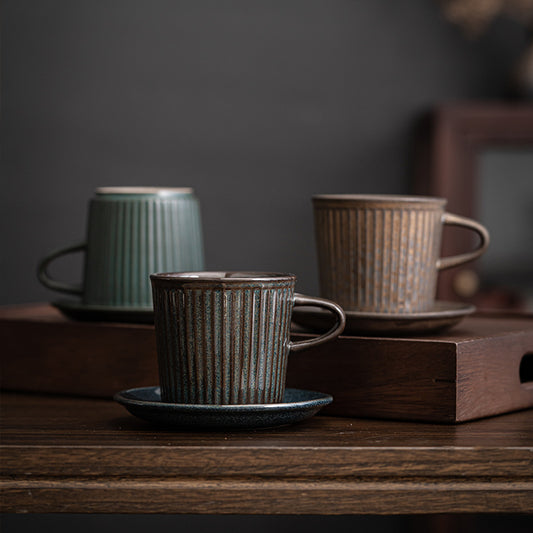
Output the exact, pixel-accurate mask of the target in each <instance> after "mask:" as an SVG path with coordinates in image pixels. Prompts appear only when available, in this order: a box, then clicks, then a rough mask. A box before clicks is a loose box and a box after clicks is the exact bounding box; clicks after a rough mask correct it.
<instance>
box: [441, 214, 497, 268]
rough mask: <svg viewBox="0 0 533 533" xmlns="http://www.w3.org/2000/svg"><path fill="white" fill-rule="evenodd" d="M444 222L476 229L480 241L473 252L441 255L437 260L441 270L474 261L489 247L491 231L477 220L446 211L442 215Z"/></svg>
mask: <svg viewBox="0 0 533 533" xmlns="http://www.w3.org/2000/svg"><path fill="white" fill-rule="evenodd" d="M442 223H443V224H447V225H449V226H460V227H463V228H466V229H470V230H472V231H475V232H476V233H477V234H478V235H479V238H480V242H479V245H478V247H477V248H476V249H475V250H473V251H471V252H467V253H465V254H459V255H452V256H450V257H441V258H440V259H439V260H438V261H437V268H438V269H439V270H444V269H445V268H451V267H454V266H458V265H462V264H463V263H468V262H469V261H473V260H474V259H477V258H478V257H479V256H480V255H482V254H483V253H484V252H485V250H486V249H487V246H488V245H489V241H490V237H489V232H488V231H487V229H486V228H485V226H482V225H481V224H480V223H479V222H476V221H475V220H472V219H470V218H466V217H461V216H459V215H452V214H451V213H444V215H443V216H442Z"/></svg>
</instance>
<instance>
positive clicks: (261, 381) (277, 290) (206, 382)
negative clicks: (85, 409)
mask: <svg viewBox="0 0 533 533" xmlns="http://www.w3.org/2000/svg"><path fill="white" fill-rule="evenodd" d="M150 279H151V281H152V290H153V301H154V323H155V330H156V341H157V354H158V366H159V383H160V386H161V398H162V400H163V401H164V402H170V403H180V404H197V405H206V404H211V405H213V404H214V405H236V404H272V403H279V402H280V401H281V400H282V398H283V394H284V391H285V374H286V366H287V356H288V354H289V351H290V350H293V351H299V350H304V349H306V348H309V347H311V346H315V345H318V344H322V343H324V342H327V341H329V340H332V339H334V338H335V337H337V336H338V335H339V334H340V333H341V332H342V330H343V329H344V325H345V320H346V319H345V316H344V312H343V310H342V309H341V308H340V307H339V306H338V305H337V304H336V303H334V302H329V301H327V300H323V299H321V298H311V297H308V296H303V295H299V294H298V295H296V294H295V293H294V286H295V283H296V277H295V276H294V275H292V274H277V273H265V272H180V273H163V274H153V275H151V276H150ZM295 305H298V306H300V305H307V306H317V307H321V308H324V309H327V310H329V311H330V312H332V313H334V315H335V316H336V320H335V324H334V325H333V327H331V329H329V330H328V331H327V332H326V333H324V334H322V335H320V336H318V337H316V338H313V339H306V340H302V341H299V342H291V341H290V324H291V318H292V310H293V307H294V306H295Z"/></svg>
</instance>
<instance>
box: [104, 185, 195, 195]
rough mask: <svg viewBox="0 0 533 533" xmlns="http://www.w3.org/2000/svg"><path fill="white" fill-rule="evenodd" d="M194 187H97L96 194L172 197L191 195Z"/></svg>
mask: <svg viewBox="0 0 533 533" xmlns="http://www.w3.org/2000/svg"><path fill="white" fill-rule="evenodd" d="M192 192H193V188H192V187H144V186H125V187H122V186H116V187H115V186H111V187H108V186H106V187H97V188H96V189H95V194H98V195H108V194H127V195H131V194H152V195H158V196H170V195H173V194H191V193H192Z"/></svg>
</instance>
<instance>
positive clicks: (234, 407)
mask: <svg viewBox="0 0 533 533" xmlns="http://www.w3.org/2000/svg"><path fill="white" fill-rule="evenodd" d="M157 389H160V387H159V386H157V385H156V386H148V387H134V388H131V389H125V390H122V391H119V392H117V393H115V394H114V395H113V399H114V400H115V401H116V402H118V403H119V404H121V405H124V406H127V405H137V406H140V407H155V408H157V409H160V410H166V411H176V410H180V411H183V412H191V413H192V412H194V413H199V412H201V411H204V412H205V413H206V414H212V413H217V412H222V413H224V414H232V413H235V414H237V413H239V414H240V413H248V412H249V413H256V412H257V411H263V412H265V413H267V412H270V411H280V410H298V409H302V408H308V407H312V406H321V407H325V406H326V405H329V404H330V403H331V402H332V401H333V396H332V395H331V394H328V393H325V392H318V391H311V390H307V389H297V388H294V387H287V388H286V389H285V392H287V391H298V392H307V393H309V394H313V395H316V396H318V397H314V398H312V399H309V400H301V401H297V402H278V403H249V404H192V403H172V402H163V401H154V400H141V399H136V398H127V397H125V394H132V393H135V392H138V391H146V390H151V391H155V390H157Z"/></svg>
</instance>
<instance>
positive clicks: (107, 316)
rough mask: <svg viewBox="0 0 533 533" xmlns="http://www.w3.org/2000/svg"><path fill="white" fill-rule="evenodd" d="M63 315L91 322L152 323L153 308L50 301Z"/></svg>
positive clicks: (73, 301)
mask: <svg viewBox="0 0 533 533" xmlns="http://www.w3.org/2000/svg"><path fill="white" fill-rule="evenodd" d="M52 305H53V306H54V307H57V309H59V310H60V311H61V312H62V313H63V314H64V315H65V316H67V317H68V318H72V319H74V320H86V321H91V322H129V323H134V324H153V323H154V310H153V308H151V307H113V306H110V305H87V304H84V303H82V302H80V301H75V300H59V301H56V302H52Z"/></svg>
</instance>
